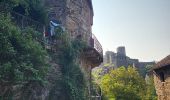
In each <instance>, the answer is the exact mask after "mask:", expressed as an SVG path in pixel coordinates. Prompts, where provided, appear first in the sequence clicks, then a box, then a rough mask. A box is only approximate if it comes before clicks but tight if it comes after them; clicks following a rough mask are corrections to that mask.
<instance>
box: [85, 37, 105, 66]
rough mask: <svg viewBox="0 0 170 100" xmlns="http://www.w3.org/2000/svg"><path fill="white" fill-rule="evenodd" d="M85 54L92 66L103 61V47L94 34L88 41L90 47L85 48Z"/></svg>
mask: <svg viewBox="0 0 170 100" xmlns="http://www.w3.org/2000/svg"><path fill="white" fill-rule="evenodd" d="M84 55H85V57H86V59H88V61H89V62H90V63H91V66H92V67H96V66H99V65H100V64H101V63H102V62H103V49H102V46H101V44H100V43H99V41H98V40H97V38H96V37H95V35H94V34H93V35H92V37H90V39H89V41H88V47H87V48H86V49H84Z"/></svg>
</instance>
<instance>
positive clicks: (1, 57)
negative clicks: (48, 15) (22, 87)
mask: <svg viewBox="0 0 170 100" xmlns="http://www.w3.org/2000/svg"><path fill="white" fill-rule="evenodd" d="M36 33H37V32H36V31H34V30H32V29H28V30H25V31H21V30H20V29H19V28H17V27H16V26H14V25H13V24H12V22H11V21H10V18H9V16H6V15H3V13H1V15H0V85H2V84H5V85H6V86H7V87H11V86H13V85H15V84H23V83H29V82H32V81H34V82H39V83H42V82H43V81H44V78H45V75H46V73H47V68H48V66H47V62H48V61H47V59H46V58H47V53H46V50H45V49H43V47H42V46H41V44H40V43H39V42H38V41H37V40H36V39H34V38H33V34H36ZM4 88H5V87H4ZM9 89H10V88H9ZM2 90H3V89H2ZM8 91H10V90H8ZM5 94H8V93H6V91H4V94H1V95H2V96H3V95H5Z"/></svg>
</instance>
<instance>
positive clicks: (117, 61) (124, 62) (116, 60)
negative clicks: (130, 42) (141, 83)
mask: <svg viewBox="0 0 170 100" xmlns="http://www.w3.org/2000/svg"><path fill="white" fill-rule="evenodd" d="M104 63H105V64H108V63H109V64H111V65H113V69H115V68H118V67H120V66H125V67H127V66H129V65H130V66H135V67H138V68H144V67H145V66H146V65H153V64H155V62H140V61H139V60H138V59H132V58H130V57H128V56H126V49H125V47H124V46H120V47H118V48H117V53H115V52H112V51H106V53H105V56H104Z"/></svg>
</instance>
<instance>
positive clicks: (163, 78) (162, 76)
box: [159, 72, 165, 82]
mask: <svg viewBox="0 0 170 100" xmlns="http://www.w3.org/2000/svg"><path fill="white" fill-rule="evenodd" d="M159 76H160V80H161V82H165V74H164V73H163V72H160V73H159Z"/></svg>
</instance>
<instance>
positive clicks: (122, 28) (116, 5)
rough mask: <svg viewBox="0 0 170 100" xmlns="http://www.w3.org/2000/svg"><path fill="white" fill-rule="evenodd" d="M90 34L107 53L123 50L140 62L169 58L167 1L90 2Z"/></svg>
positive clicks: (169, 11)
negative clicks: (91, 4)
mask: <svg viewBox="0 0 170 100" xmlns="http://www.w3.org/2000/svg"><path fill="white" fill-rule="evenodd" d="M92 1H93V10H94V20H93V28H92V29H93V30H92V31H93V33H94V34H95V35H96V37H97V38H98V40H99V41H100V43H101V44H102V46H103V49H104V52H105V51H106V50H111V51H116V48H117V47H118V46H125V47H126V54H127V55H128V56H129V57H132V58H139V60H140V61H153V60H156V61H158V60H161V59H162V58H164V57H165V56H167V55H169V54H170V0H92Z"/></svg>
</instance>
